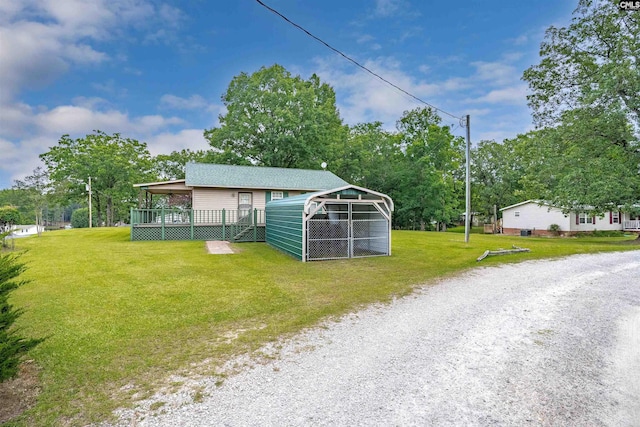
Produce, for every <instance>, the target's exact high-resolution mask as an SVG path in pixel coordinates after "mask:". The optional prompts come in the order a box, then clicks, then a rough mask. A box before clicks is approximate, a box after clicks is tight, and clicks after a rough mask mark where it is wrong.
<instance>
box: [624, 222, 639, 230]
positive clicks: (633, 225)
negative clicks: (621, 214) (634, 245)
mask: <svg viewBox="0 0 640 427" xmlns="http://www.w3.org/2000/svg"><path fill="white" fill-rule="evenodd" d="M622 228H623V229H624V230H630V231H640V220H634V221H624V222H623V223H622Z"/></svg>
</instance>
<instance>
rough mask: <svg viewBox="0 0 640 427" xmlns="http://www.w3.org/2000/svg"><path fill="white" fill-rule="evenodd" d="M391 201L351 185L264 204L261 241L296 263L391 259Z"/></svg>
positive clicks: (387, 197) (380, 194) (385, 196)
mask: <svg viewBox="0 0 640 427" xmlns="http://www.w3.org/2000/svg"><path fill="white" fill-rule="evenodd" d="M392 212H393V200H391V198H390V197H389V196H387V195H385V194H382V193H378V192H376V191H372V190H368V189H366V188H362V187H358V186H355V185H346V186H343V187H339V188H334V189H331V190H324V191H318V192H314V193H307V194H301V195H298V196H293V197H288V198H284V199H280V200H272V201H270V202H269V203H267V204H266V211H265V217H266V242H267V243H268V244H269V245H271V246H273V247H275V248H277V249H279V250H281V251H283V252H285V253H287V254H289V255H291V256H293V257H295V258H297V259H299V260H301V261H303V262H304V261H316V260H329V259H343V258H359V257H370V256H383V255H387V256H388V255H391V213H392Z"/></svg>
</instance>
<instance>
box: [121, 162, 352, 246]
mask: <svg viewBox="0 0 640 427" xmlns="http://www.w3.org/2000/svg"><path fill="white" fill-rule="evenodd" d="M346 185H348V183H347V182H346V181H344V180H343V179H341V178H339V177H338V176H336V175H334V174H333V173H331V172H329V171H325V170H308V169H287V168H272V167H259V166H232V165H218V164H207V163H189V164H187V165H186V170H185V179H180V180H173V181H164V182H152V183H143V184H135V185H134V187H136V188H138V189H140V207H139V209H132V211H131V239H132V240H189V239H192V240H232V241H256V240H257V241H263V240H264V234H265V230H264V224H265V219H264V209H265V206H266V204H267V203H268V202H269V201H271V200H277V199H283V198H285V197H291V196H296V195H300V194H303V193H309V192H316V191H323V190H330V189H333V188H340V187H344V186H346ZM156 195H182V196H185V197H186V198H187V199H188V200H189V201H190V203H189V206H188V207H180V208H175V209H173V208H160V209H156V208H154V196H156Z"/></svg>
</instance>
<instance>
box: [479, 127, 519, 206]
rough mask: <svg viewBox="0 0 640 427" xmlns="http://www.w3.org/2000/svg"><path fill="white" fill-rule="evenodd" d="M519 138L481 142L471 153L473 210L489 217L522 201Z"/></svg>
mask: <svg viewBox="0 0 640 427" xmlns="http://www.w3.org/2000/svg"><path fill="white" fill-rule="evenodd" d="M519 142H520V140H519V139H512V140H505V141H504V142H502V143H499V142H495V141H480V142H479V143H478V145H477V147H475V148H473V149H472V151H471V186H472V187H471V188H472V190H471V195H472V197H473V201H472V206H473V209H474V211H476V212H481V213H482V214H483V215H485V216H487V217H490V216H492V215H493V212H494V207H495V209H496V210H499V209H501V208H503V207H505V206H509V205H512V204H515V203H518V202H521V201H522V200H521V199H520V197H523V194H522V193H523V192H522V185H521V182H520V179H521V177H522V176H523V174H524V166H525V165H524V163H523V162H522V161H521V160H520V157H519V156H518V155H517V154H518V152H519V151H521V150H519V147H518V143H519Z"/></svg>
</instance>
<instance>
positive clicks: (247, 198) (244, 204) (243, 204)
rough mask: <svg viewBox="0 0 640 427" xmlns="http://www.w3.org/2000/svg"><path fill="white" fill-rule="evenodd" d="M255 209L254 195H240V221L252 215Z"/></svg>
mask: <svg viewBox="0 0 640 427" xmlns="http://www.w3.org/2000/svg"><path fill="white" fill-rule="evenodd" d="M252 208H253V193H238V219H242V218H245V217H247V216H249V215H250V214H251V209H252Z"/></svg>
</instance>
